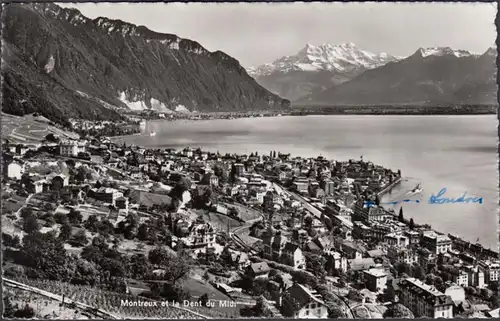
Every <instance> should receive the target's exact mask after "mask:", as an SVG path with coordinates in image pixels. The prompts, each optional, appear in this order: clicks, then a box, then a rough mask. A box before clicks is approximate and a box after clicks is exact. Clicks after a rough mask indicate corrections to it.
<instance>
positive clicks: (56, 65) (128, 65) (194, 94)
mask: <svg viewBox="0 0 500 321" xmlns="http://www.w3.org/2000/svg"><path fill="white" fill-rule="evenodd" d="M3 15H4V28H3V35H2V37H3V40H4V43H5V46H4V49H5V50H3V52H2V58H3V60H4V61H5V64H3V68H2V75H3V77H4V78H5V86H4V92H3V94H4V99H5V100H4V102H5V103H4V107H3V110H4V111H5V112H8V113H12V114H16V115H22V114H25V113H29V112H34V111H38V112H40V113H42V114H43V115H45V116H46V117H48V118H50V119H53V120H56V121H64V120H65V119H66V118H68V117H72V118H79V117H81V118H88V119H110V118H120V117H121V116H120V113H119V110H118V111H117V110H116V108H115V107H118V108H129V109H135V110H141V109H146V108H151V109H156V110H164V111H167V109H168V110H176V109H177V110H183V111H185V110H189V111H200V112H212V111H246V110H266V109H281V108H288V107H289V101H287V100H283V99H281V98H280V97H278V96H277V95H275V94H272V93H270V92H269V91H268V90H266V89H264V88H262V87H261V86H260V85H258V84H257V83H256V82H255V80H254V79H253V78H251V77H250V76H248V74H247V73H246V71H245V70H244V68H242V67H241V66H240V65H239V63H238V61H237V60H235V59H234V58H232V57H230V56H228V55H226V54H225V53H223V52H221V51H215V52H209V51H208V50H206V49H205V48H203V47H202V46H201V45H200V44H199V43H197V42H195V41H191V40H186V39H181V38H179V37H177V36H175V35H171V34H161V33H156V32H153V31H151V30H149V29H147V28H146V27H143V26H135V25H132V24H129V23H126V22H123V21H120V20H110V19H107V18H97V19H94V20H91V19H88V18H86V17H84V16H83V15H82V14H80V12H79V11H78V10H75V9H63V8H61V7H59V6H57V5H55V4H52V3H45V4H40V3H38V4H9V5H7V6H5V9H4V12H3Z"/></svg>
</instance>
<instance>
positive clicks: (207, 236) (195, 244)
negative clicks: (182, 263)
mask: <svg viewBox="0 0 500 321" xmlns="http://www.w3.org/2000/svg"><path fill="white" fill-rule="evenodd" d="M184 241H185V244H186V246H187V247H189V248H211V247H213V246H214V244H215V230H214V228H213V227H212V225H211V224H210V223H194V224H193V225H192V226H191V228H190V234H189V236H188V237H187V238H186V239H185V240H184Z"/></svg>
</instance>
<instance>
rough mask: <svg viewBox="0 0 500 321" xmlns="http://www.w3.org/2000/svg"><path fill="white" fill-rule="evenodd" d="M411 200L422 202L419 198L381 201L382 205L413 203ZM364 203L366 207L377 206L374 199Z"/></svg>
mask: <svg viewBox="0 0 500 321" xmlns="http://www.w3.org/2000/svg"><path fill="white" fill-rule="evenodd" d="M411 202H415V203H420V201H419V200H411V199H405V200H402V201H392V202H385V203H380V205H397V204H399V203H411ZM363 205H365V206H366V207H372V206H375V205H376V204H375V202H374V201H365V202H364V204H363Z"/></svg>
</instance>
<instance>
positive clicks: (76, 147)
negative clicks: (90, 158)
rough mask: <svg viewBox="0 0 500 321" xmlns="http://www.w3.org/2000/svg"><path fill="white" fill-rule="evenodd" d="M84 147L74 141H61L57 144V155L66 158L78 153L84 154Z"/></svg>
mask: <svg viewBox="0 0 500 321" xmlns="http://www.w3.org/2000/svg"><path fill="white" fill-rule="evenodd" d="M85 150H86V147H85V145H84V144H83V143H79V142H76V141H62V142H61V143H59V154H60V155H61V156H66V157H75V156H78V153H83V152H85Z"/></svg>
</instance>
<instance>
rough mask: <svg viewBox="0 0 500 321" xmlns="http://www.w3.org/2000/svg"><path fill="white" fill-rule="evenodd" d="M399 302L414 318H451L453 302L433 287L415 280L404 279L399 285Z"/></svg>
mask: <svg viewBox="0 0 500 321" xmlns="http://www.w3.org/2000/svg"><path fill="white" fill-rule="evenodd" d="M399 290H400V295H399V298H400V301H401V303H402V304H403V305H404V306H406V307H407V308H409V309H410V310H411V311H412V312H413V314H414V315H415V317H417V318H419V317H428V318H445V319H450V318H453V301H452V300H451V298H450V297H449V296H447V295H445V294H444V293H442V292H440V291H438V290H437V289H436V288H435V287H434V286H431V285H427V284H425V283H423V282H422V281H420V280H417V279H415V278H406V279H403V280H401V282H400V283H399Z"/></svg>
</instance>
